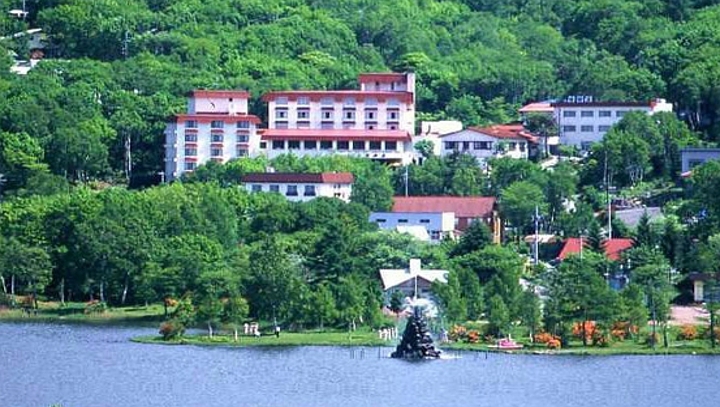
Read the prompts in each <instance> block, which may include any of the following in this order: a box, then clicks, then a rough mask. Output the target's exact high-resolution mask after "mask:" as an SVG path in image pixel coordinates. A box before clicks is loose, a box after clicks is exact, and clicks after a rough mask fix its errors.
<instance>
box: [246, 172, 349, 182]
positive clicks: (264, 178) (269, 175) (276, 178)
mask: <svg viewBox="0 0 720 407" xmlns="http://www.w3.org/2000/svg"><path fill="white" fill-rule="evenodd" d="M354 180H355V177H353V175H352V174H351V173H349V172H323V173H318V174H307V173H298V172H256V173H250V174H247V175H245V176H244V177H242V178H241V181H242V182H264V183H267V182H277V183H278V184H291V183H292V184H352V183H353V181H354Z"/></svg>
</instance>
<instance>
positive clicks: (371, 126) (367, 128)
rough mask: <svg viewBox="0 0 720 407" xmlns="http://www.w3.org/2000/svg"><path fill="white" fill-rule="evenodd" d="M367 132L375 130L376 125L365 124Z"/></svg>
mask: <svg viewBox="0 0 720 407" xmlns="http://www.w3.org/2000/svg"><path fill="white" fill-rule="evenodd" d="M365 130H375V125H374V124H369V123H365Z"/></svg>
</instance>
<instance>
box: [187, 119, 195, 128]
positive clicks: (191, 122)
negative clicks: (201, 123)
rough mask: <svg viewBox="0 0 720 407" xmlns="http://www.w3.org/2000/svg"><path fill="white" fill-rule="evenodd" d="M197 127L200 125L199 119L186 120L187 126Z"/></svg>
mask: <svg viewBox="0 0 720 407" xmlns="http://www.w3.org/2000/svg"><path fill="white" fill-rule="evenodd" d="M197 127H198V122H197V120H185V128H188V129H197Z"/></svg>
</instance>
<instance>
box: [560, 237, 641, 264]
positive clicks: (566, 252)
mask: <svg viewBox="0 0 720 407" xmlns="http://www.w3.org/2000/svg"><path fill="white" fill-rule="evenodd" d="M633 245H634V242H633V240H632V239H625V238H613V239H610V240H606V241H605V244H604V249H605V256H606V257H607V258H608V259H609V260H612V261H619V260H620V257H621V255H622V252H624V251H625V250H628V249H631V248H632V247H633ZM589 247H590V245H589V243H588V240H587V239H582V238H579V237H570V238H567V239H566V240H565V243H564V244H563V248H562V250H560V254H558V256H557V258H558V260H565V259H566V258H567V257H568V256H570V255H571V254H580V252H581V251H582V250H590V249H589Z"/></svg>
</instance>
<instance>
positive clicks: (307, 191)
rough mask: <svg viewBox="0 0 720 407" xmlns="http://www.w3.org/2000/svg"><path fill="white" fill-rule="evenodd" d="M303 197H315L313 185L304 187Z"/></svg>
mask: <svg viewBox="0 0 720 407" xmlns="http://www.w3.org/2000/svg"><path fill="white" fill-rule="evenodd" d="M303 195H304V196H315V185H305V191H304V193H303Z"/></svg>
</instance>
